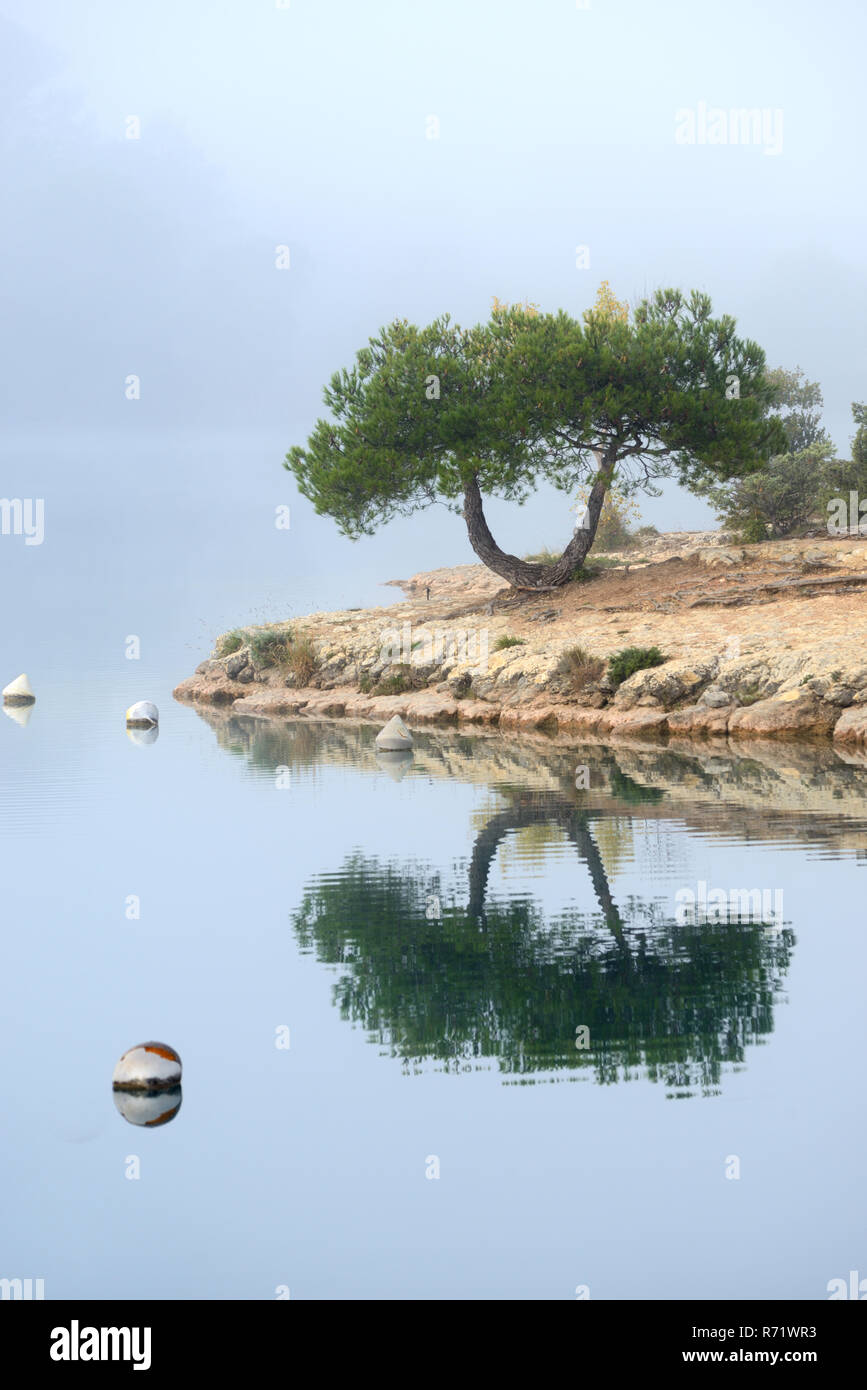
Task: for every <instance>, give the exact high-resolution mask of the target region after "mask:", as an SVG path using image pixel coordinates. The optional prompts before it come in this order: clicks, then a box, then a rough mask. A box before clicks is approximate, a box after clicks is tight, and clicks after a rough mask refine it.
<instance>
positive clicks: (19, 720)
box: [0, 704, 33, 729]
mask: <svg viewBox="0 0 867 1390" xmlns="http://www.w3.org/2000/svg"><path fill="white" fill-rule="evenodd" d="M0 709H2V711H3V713H4V714H5V715H6V718H7V719H14V721H15V723H16V724H20V725H21V728H22V729H26V728H27V725H28V724H29V723H30V716H31V714H32V713H33V705H32V704H29V705H0Z"/></svg>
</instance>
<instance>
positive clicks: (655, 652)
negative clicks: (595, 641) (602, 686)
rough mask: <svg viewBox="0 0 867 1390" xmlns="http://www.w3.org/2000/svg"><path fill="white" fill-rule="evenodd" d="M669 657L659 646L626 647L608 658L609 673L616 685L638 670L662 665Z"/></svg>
mask: <svg viewBox="0 0 867 1390" xmlns="http://www.w3.org/2000/svg"><path fill="white" fill-rule="evenodd" d="M667 660H668V658H667V657H666V656H663V654H662V652H661V651H660V650H659V648H658V647H624V648H623V650H622V651H620V652H615V654H614V656H612V657H609V659H608V675H609V678H610V679H611V680H612V681H613V682H614V684H615V685H622V684H623V682H624V681H626V680H629V677H630V676H634V675H635V672H636V671H645V670H647V669H648V668H649V667H651V666H661V665H662V663H663V662H664V661H667Z"/></svg>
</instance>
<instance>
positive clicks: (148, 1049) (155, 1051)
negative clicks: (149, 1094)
mask: <svg viewBox="0 0 867 1390" xmlns="http://www.w3.org/2000/svg"><path fill="white" fill-rule="evenodd" d="M180 1080H181V1059H180V1057H179V1056H178V1054H177V1053H176V1052H175V1049H174V1048H173V1047H169V1045H168V1043H161V1042H146V1043H138V1045H137V1046H136V1047H131V1048H130V1049H129V1051H128V1052H125V1053H124V1054H123V1056H122V1057H121V1059H120V1061H119V1062H118V1064H117V1066H116V1067H115V1069H114V1075H113V1076H112V1078H111V1083H112V1086H113V1087H114V1089H115V1090H116V1091H167V1090H168V1089H169V1088H170V1087H172V1086H177V1085H179V1084H180Z"/></svg>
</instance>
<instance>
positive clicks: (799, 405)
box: [695, 367, 845, 541]
mask: <svg viewBox="0 0 867 1390" xmlns="http://www.w3.org/2000/svg"><path fill="white" fill-rule="evenodd" d="M767 379H768V381H769V382H770V384H771V386H772V388H773V391H774V395H775V414H776V415H777V417H778V419H779V421H780V425H781V426H782V429H783V432H784V434H785V439H786V445H787V447H786V449H785V451H783V452H780V453H778V454H775V455H774V456H773V457H772V458H770V459H769V460H768V462H767V464H766V466H765V467H764V468H762V469H759V470H758V471H757V472H753V473H750V474H748V475H746V476H743V477H735V478H732V479H729V480H727V481H725V482H719V481H717V480H716V479H714V478H710V477H707V478H705V479H701V480H699V481H698V482H697V484H696V488H695V491H696V492H697V493H699V495H700V496H704V497H706V498H707V499H708V500H709V501H710V502H711V504H712V505H713V507H714V509H715V510H716V513H717V516H718V517H719V519H720V520H721V521H722V522H723V523H724V525H725V526H726V527H728V528H729V529H730V530H732V531H734V532H735V533H736V534H737V535H738V536H739V538H740V539H741V540H743V541H764V540H767V539H768V537H769V536H773V537H781V536H789V535H792V534H793V532H797V531H800V530H803V529H804V528H805V527H807V526H808V525H809V524H810V523H811V522H816V521H817V520H820V519H821V518H823V517H824V513H825V507H826V501H827V499H828V497H830V496H834V495H837V492H838V491H839V485H838V483H837V482H836V478H837V475H838V473H839V470H840V468H844V467H845V465H842V464H839V462H838V461H836V460H835V459H834V446H833V443H832V441H831V439H830V437H829V435H828V433H827V431H826V430H825V428H824V427H823V425H822V424H821V410H822V404H823V402H822V390H821V387H820V386H819V383H818V382H816V381H808V380H807V378H806V375H805V373H804V372H803V371H802V370H801V368H800V367H796V368H795V369H794V370H793V371H787V370H786V369H785V368H783V367H775V368H774V369H773V370H772V371H769V372H768V374H767Z"/></svg>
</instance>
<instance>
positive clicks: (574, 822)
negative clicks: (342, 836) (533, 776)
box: [293, 793, 794, 1095]
mask: <svg viewBox="0 0 867 1390" xmlns="http://www.w3.org/2000/svg"><path fill="white" fill-rule="evenodd" d="M513 800H514V804H512V805H510V806H509V807H508V808H507V809H506V810H503V811H501V812H498V813H497V814H495V815H494V816H493V817H492V818H491V819H490V820H488V822H487V824H486V825H485V826H484V827H483V828H482V830H481V831H480V832H479V833H478V835H477V837H476V840H475V843H474V846H473V851H472V856H471V859H470V865H469V876H468V877H469V883H468V893H467V897H466V905H465V906H464V905H462V904H461V903H460V902H452V903H446V902H444V903H443V904H442V910H441V916H439V917H437V916H428V915H427V913H428V911H429V892H430V886H431V882H432V881H435V880H436V877H437V875H436V870H434V869H432V868H429V867H427V866H424V865H419V864H404V865H396V864H391V863H383V862H382V861H381V860H379V859H376V858H372V857H367V856H365V855H363V854H360V853H358V854H355V855H352V856H350V857H348V858H347V859H346V860H345V862H344V863H343V865H342V867H341V868H340V870H339V871H337V872H336V873H332V874H329V875H328V876H327V877H323V878H318V879H316V880H315V881H314V882H313V883H312V884H311V885H310V886H309V888H308V889H307V891H306V892H305V894H304V897H303V899H302V902H301V905H300V907H299V908H298V910H297V912H296V913H295V914H294V918H293V925H294V928H295V930H296V932H297V934H298V939H299V942H300V944H301V946H302V948H303V949H306V950H309V951H315V952H316V955H317V957H318V958H319V959H320V960H321V961H323V962H327V963H329V964H334V965H339V966H341V967H343V969H342V971H341V975H340V978H339V980H338V982H337V984H336V985H335V1002H336V1003H337V1004H338V1005H339V1007H340V1010H341V1013H342V1015H343V1017H344V1018H346V1019H348V1020H350V1021H352V1022H353V1023H357V1024H359V1025H360V1026H362V1027H363V1028H364V1029H366V1030H367V1032H368V1033H369V1034H370V1036H371V1039H372V1040H373V1041H375V1042H377V1043H379V1044H380V1045H383V1046H385V1047H387V1048H388V1050H389V1052H390V1054H391V1055H392V1056H396V1057H400V1058H402V1059H404V1061H405V1062H406V1063H407V1064H412V1063H415V1064H416V1065H417V1066H418V1065H421V1064H422V1063H424V1062H426V1061H431V1060H436V1061H438V1062H440V1063H442V1064H444V1065H445V1067H446V1068H447V1069H449V1070H462V1069H464V1070H465V1069H468V1068H469V1067H471V1066H472V1065H474V1064H476V1065H478V1064H479V1063H480V1062H481V1061H482V1060H483V1059H496V1063H497V1065H498V1066H499V1068H500V1070H501V1071H503V1072H504V1073H508V1074H509V1075H510V1076H512V1078H513V1079H523V1080H532V1079H535V1078H541V1076H542V1075H543V1074H546V1073H547V1074H548V1076H549V1077H550V1076H551V1075H552V1074H555V1073H558V1072H561V1073H562V1072H565V1071H566V1070H567V1069H568V1070H569V1071H570V1072H571V1073H572V1074H573V1075H575V1076H576V1078H577V1075H578V1074H579V1073H580V1072H581V1071H582V1069H583V1070H584V1071H585V1072H586V1073H587V1074H588V1075H592V1076H593V1078H594V1079H595V1080H596V1081H598V1082H600V1083H611V1082H614V1081H618V1080H626V1079H632V1078H637V1077H645V1078H646V1079H648V1080H652V1081H657V1082H661V1083H662V1084H663V1085H664V1086H665V1087H666V1088H667V1090H668V1091H669V1092H670V1093H672V1094H677V1095H689V1094H693V1093H695V1092H697V1091H701V1092H702V1093H704V1094H708V1093H712V1092H713V1091H715V1090H717V1089H718V1087H719V1084H720V1080H721V1075H722V1071H723V1069H724V1068H725V1067H732V1066H735V1065H737V1064H739V1063H742V1062H743V1061H744V1058H745V1055H746V1048H747V1046H748V1044H749V1043H758V1042H760V1041H762V1039H763V1037H764V1036H765V1035H767V1034H769V1033H770V1032H771V1031H772V1029H773V1006H774V999H775V995H776V993H777V991H778V990H779V989H780V988H781V982H782V977H783V975H784V973H785V971H786V970H787V968H788V964H789V958H790V955H791V951H792V948H793V946H794V937H793V935H792V933H791V931H789V930H788V929H786V930H783V931H779V932H778V931H774V930H773V929H769V928H768V927H766V926H763V925H762V924H760V923H754V922H741V921H738V920H730V921H724V922H716V923H705V924H698V925H690V924H680V923H678V922H676V921H675V920H674V919H673V918H672V917H669V916H666V915H665V913H664V911H663V909H662V907H661V906H660V904H659V903H655V902H652V901H644V900H642V899H634V898H633V899H630V901H629V904H628V907H625V908H621V907H618V905H617V904H616V903H615V901H614V898H613V897H612V893H611V888H610V884H609V880H608V875H607V873H606V871H605V867H604V865H603V862H602V857H601V855H600V853H599V849H598V846H597V842H596V838H595V837H594V831H593V829H592V828H591V825H595V826H596V827H597V831H598V827H599V824H600V821H604V820H605V813H604V812H600V810H599V808H596V809H595V810H594V811H593V813H592V819H591V817H590V816H588V814H586V813H585V812H583V811H581V810H580V809H577V808H576V807H575V805H574V804H573V803H570V802H569V801H568V800H566V799H565V798H563V797H560V796H558V795H547V794H544V793H529V794H528V793H523V794H522V793H517V794H514V793H513ZM540 825H546V826H550V827H551V828H552V829H559V830H560V831H562V832H563V833H564V834H565V835H566V836H567V837H568V839H569V841H570V842H571V843H572V845H574V848H575V850H576V852H577V855H578V857H579V859H580V860H581V862H582V863H583V865H584V866H585V868H586V871H587V873H588V875H589V878H590V881H591V883H592V886H593V893H594V896H595V898H596V902H597V904H598V910H596V911H590V912H585V911H580V910H578V909H577V908H575V909H569V910H567V911H563V912H559V913H557V914H554V915H551V916H548V915H546V914H545V912H544V911H543V910H542V909H541V907H540V906H539V905H538V904H537V903H535V902H534V901H532V900H530V899H528V898H526V897H514V898H507V899H505V900H491V899H490V897H489V895H488V892H487V887H488V878H489V875H490V870H491V866H492V864H493V862H494V859H495V858H496V855H497V852H498V849H499V848H500V846H501V844H502V843H503V840H504V838H505V837H506V836H507V835H510V834H512V833H513V832H515V831H520V830H522V829H524V828H526V827H528V826H540ZM582 1025H583V1026H585V1027H586V1028H588V1029H589V1046H588V1047H587V1048H586V1049H584V1048H581V1047H576V1029H577V1028H579V1027H580V1026H582Z"/></svg>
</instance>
